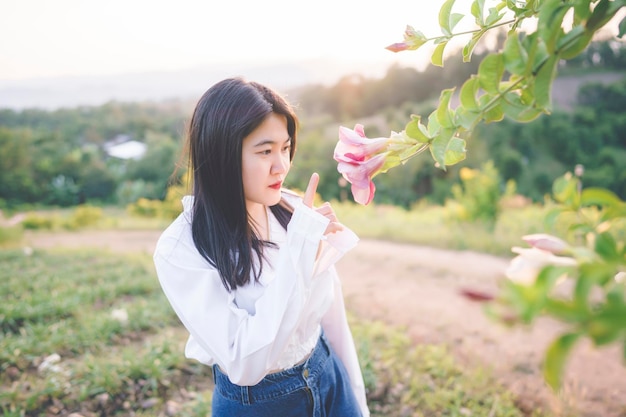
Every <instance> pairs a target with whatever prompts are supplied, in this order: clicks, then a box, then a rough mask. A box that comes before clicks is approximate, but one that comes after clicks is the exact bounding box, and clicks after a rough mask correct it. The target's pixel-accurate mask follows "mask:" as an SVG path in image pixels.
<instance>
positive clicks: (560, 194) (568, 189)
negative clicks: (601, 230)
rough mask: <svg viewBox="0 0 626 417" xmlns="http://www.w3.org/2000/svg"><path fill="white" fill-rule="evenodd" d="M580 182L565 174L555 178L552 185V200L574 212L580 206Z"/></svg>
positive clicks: (569, 174)
mask: <svg viewBox="0 0 626 417" xmlns="http://www.w3.org/2000/svg"><path fill="white" fill-rule="evenodd" d="M579 184H580V180H579V179H578V178H576V177H574V176H572V174H571V173H569V172H568V173H567V174H565V175H563V176H562V177H559V178H557V179H556V180H555V181H554V183H553V184H552V194H553V195H554V199H555V200H556V201H558V202H559V203H563V204H565V205H567V206H569V208H570V209H573V210H576V209H578V207H579V205H580V198H579V196H578V187H579Z"/></svg>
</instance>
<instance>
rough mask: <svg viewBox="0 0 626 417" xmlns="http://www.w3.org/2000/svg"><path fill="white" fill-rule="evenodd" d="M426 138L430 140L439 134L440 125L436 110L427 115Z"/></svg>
mask: <svg viewBox="0 0 626 417" xmlns="http://www.w3.org/2000/svg"><path fill="white" fill-rule="evenodd" d="M427 130H428V136H429V137H430V138H431V139H432V138H434V137H435V136H437V135H438V134H439V131H440V130H441V124H440V123H439V120H438V119H437V109H435V110H433V111H432V113H430V114H429V115H428V126H427Z"/></svg>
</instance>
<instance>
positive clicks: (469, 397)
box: [0, 250, 540, 417]
mask: <svg viewBox="0 0 626 417" xmlns="http://www.w3.org/2000/svg"><path fill="white" fill-rule="evenodd" d="M0 263H1V264H2V265H3V267H2V269H1V270H0V322H1V323H2V327H1V332H0V355H1V356H0V367H1V368H0V415H2V416H39V415H46V414H54V413H56V414H63V415H67V414H69V413H71V412H80V413H85V414H88V413H96V414H98V415H103V416H104V415H106V416H108V415H116V416H131V415H134V416H164V415H166V410H168V409H169V410H170V411H171V410H175V411H176V412H177V414H176V415H178V416H202V415H208V414H209V413H210V403H211V388H212V385H211V384H212V379H211V375H210V368H207V367H205V366H203V365H200V364H199V363H197V362H193V361H189V360H187V359H185V358H184V355H183V351H184V344H185V341H186V332H185V331H184V329H183V328H182V327H181V325H180V323H179V322H178V320H177V319H176V317H175V315H174V314H173V312H172V310H171V308H170V307H169V305H168V304H167V301H166V300H165V298H164V296H163V294H162V292H161V290H160V288H159V286H158V282H157V280H156V276H155V274H154V271H153V269H152V265H151V260H150V259H149V257H148V256H146V255H141V256H140V255H137V256H122V255H117V254H112V253H101V252H99V253H96V252H92V251H63V250H57V251H48V252H43V251H35V252H34V253H32V254H30V255H27V254H25V253H24V252H23V251H19V250H0ZM126 317H127V319H126ZM351 321H352V323H353V329H354V335H355V340H357V342H358V349H359V355H360V359H361V361H362V366H363V372H364V376H365V380H366V385H367V388H368V396H369V397H370V398H369V401H370V404H371V408H372V415H373V416H389V417H393V416H405V415H412V416H424V417H426V416H464V415H473V416H489V415H493V416H504V417H509V416H510V417H517V416H520V417H521V416H523V414H522V412H521V411H520V410H518V409H517V408H516V406H515V399H514V398H512V396H511V395H510V394H508V393H507V391H506V390H505V389H504V388H503V387H500V386H499V385H498V384H497V383H496V382H495V380H494V379H493V377H492V376H490V374H489V373H488V372H487V371H485V370H482V369H466V368H465V367H463V366H461V365H460V364H458V363H456V362H455V360H454V358H453V355H452V354H451V353H450V352H449V351H448V350H447V349H446V348H445V347H443V346H432V345H420V346H413V345H412V344H411V343H410V341H409V340H408V338H407V337H406V336H405V335H404V332H403V331H402V329H397V328H391V327H388V326H386V325H385V324H383V323H379V322H376V323H370V322H363V321H359V319H358V318H352V319H351ZM536 416H540V414H536Z"/></svg>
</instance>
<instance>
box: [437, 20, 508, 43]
mask: <svg viewBox="0 0 626 417" xmlns="http://www.w3.org/2000/svg"><path fill="white" fill-rule="evenodd" d="M515 22H517V19H512V20H507V21H506V22H500V23H496V24H493V25H491V26H489V27H487V28H483V27H481V28H478V29H473V30H466V31H465V32H457V33H453V34H451V35H450V38H453V37H455V36H461V35H471V34H474V33H478V32H486V31H488V30H491V29H494V28H497V27H500V26H504V25H508V24H510V23H515ZM439 38H441V36H435V37H432V38H427V39H426V42H428V41H432V40H435V39H439Z"/></svg>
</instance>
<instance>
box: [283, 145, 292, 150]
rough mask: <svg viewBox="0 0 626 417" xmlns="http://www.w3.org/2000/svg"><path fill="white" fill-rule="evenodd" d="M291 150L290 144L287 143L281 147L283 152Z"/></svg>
mask: <svg viewBox="0 0 626 417" xmlns="http://www.w3.org/2000/svg"><path fill="white" fill-rule="evenodd" d="M290 150H291V145H287V146H285V147H284V148H283V152H289V151H290Z"/></svg>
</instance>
